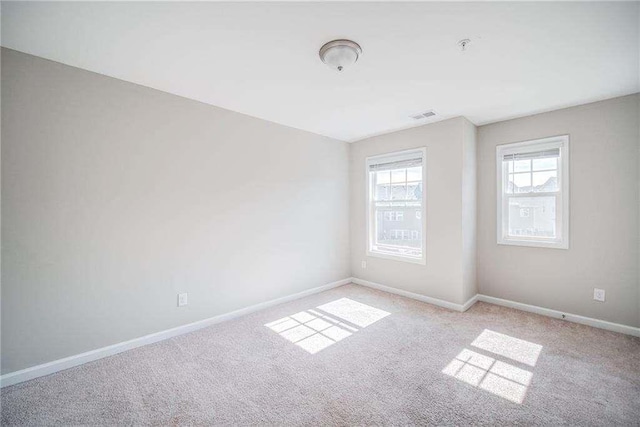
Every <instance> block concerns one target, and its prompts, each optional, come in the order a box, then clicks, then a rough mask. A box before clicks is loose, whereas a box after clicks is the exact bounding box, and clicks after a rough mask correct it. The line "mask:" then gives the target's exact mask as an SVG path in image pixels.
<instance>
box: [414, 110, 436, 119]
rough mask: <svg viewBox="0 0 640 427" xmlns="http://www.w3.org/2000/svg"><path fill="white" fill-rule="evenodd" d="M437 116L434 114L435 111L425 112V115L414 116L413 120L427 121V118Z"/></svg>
mask: <svg viewBox="0 0 640 427" xmlns="http://www.w3.org/2000/svg"><path fill="white" fill-rule="evenodd" d="M435 115H436V113H434V112H433V111H425V112H424V113H420V114H416V115H413V116H411V118H412V119H413V120H422V119H426V118H429V117H433V116H435Z"/></svg>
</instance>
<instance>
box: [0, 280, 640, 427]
mask: <svg viewBox="0 0 640 427" xmlns="http://www.w3.org/2000/svg"><path fill="white" fill-rule="evenodd" d="M1 403H2V408H1V409H2V424H3V425H34V426H36V425H37V426H42V425H151V424H153V425H407V424H410V425H433V424H437V425H581V426H583V425H603V426H604V425H606V426H611V425H624V426H632V425H636V426H637V425H640V339H639V338H634V337H631V336H626V335H621V334H617V333H613V332H608V331H604V330H600V329H595V328H591V327H588V326H583V325H577V324H573V323H569V322H564V321H561V320H556V319H550V318H546V317H542V316H538V315H535V314H530V313H525V312H522V311H517V310H513V309H509V308H504V307H498V306H495V305H491V304H486V303H477V304H475V305H474V306H473V307H472V308H471V309H470V310H469V311H467V312H466V313H458V312H454V311H450V310H446V309H442V308H439V307H436V306H432V305H429V304H424V303H421V302H418V301H414V300H410V299H406V298H403V297H399V296H395V295H391V294H388V293H385V292H380V291H375V290H371V289H368V288H364V287H360V286H357V285H347V286H342V287H339V288H336V289H332V290H329V291H326V292H323V293H320V294H316V295H312V296H309V297H306V298H303V299H299V300H296V301H293V302H290V303H286V304H282V305H279V306H276V307H272V308H270V309H267V310H263V311H260V312H257V313H254V314H251V315H247V316H244V317H241V318H238V319H235V320H232V321H229V322H225V323H222V324H218V325H215V326H211V327H208V328H205V329H202V330H199V331H196V332H193V333H190V334H186V335H182V336H179V337H175V338H172V339H169V340H166V341H162V342H159V343H156V344H153V345H148V346H145V347H141V348H138V349H134V350H130V351H127V352H125V353H121V354H118V355H115V356H112V357H108V358H105V359H101V360H98V361H95V362H92V363H88V364H85V365H82V366H79V367H76V368H73V369H69V370H66V371H62V372H59V373H56V374H53V375H50V376H47V377H42V378H39V379H35V380H32V381H28V382H25V383H22V384H17V385H15V386H11V387H7V388H5V389H3V390H2V392H1Z"/></svg>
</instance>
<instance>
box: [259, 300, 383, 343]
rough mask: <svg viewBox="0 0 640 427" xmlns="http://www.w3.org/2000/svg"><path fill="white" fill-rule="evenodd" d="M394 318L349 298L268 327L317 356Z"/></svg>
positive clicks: (304, 312) (297, 314)
mask: <svg viewBox="0 0 640 427" xmlns="http://www.w3.org/2000/svg"><path fill="white" fill-rule="evenodd" d="M390 314H391V313H389V312H386V311H384V310H380V309H378V308H375V307H371V306H370V305H367V304H363V303H360V302H358V301H354V300H352V299H349V298H340V299H337V300H335V301H332V302H330V303H327V304H323V305H321V306H318V307H316V309H309V310H305V311H300V312H298V313H295V314H292V315H290V316H287V317H283V318H282V319H278V320H276V321H273V322H270V323H267V324H266V325H264V326H266V327H267V328H269V329H271V330H272V331H274V332H277V333H278V334H279V335H280V336H281V337H283V338H285V339H286V340H288V341H290V342H292V343H293V344H295V345H297V346H298V347H300V348H302V349H304V350H306V351H307V352H309V353H311V354H315V353H317V352H319V351H321V350H324V349H325V348H327V347H329V346H331V345H333V344H335V343H337V342H339V341H342V340H343V339H345V338H348V337H350V336H351V335H353V334H354V333H356V332H358V331H359V328H366V327H367V326H369V325H372V324H373V323H375V322H377V321H378V320H380V319H383V318H385V317H387V316H389V315H390Z"/></svg>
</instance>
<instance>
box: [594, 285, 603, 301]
mask: <svg viewBox="0 0 640 427" xmlns="http://www.w3.org/2000/svg"><path fill="white" fill-rule="evenodd" d="M593 299H594V300H596V301H601V302H604V299H605V291H604V289H598V288H593Z"/></svg>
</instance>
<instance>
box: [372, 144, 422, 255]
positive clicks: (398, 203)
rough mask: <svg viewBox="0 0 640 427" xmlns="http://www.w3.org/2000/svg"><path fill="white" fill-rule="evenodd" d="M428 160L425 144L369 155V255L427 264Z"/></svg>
mask: <svg viewBox="0 0 640 427" xmlns="http://www.w3.org/2000/svg"><path fill="white" fill-rule="evenodd" d="M425 162H426V149H424V148H421V149H416V150H409V151H403V152H399V153H391V154H387V155H382V156H375V157H370V158H368V159H367V182H368V189H367V190H368V193H367V194H368V198H367V202H368V212H367V235H368V246H367V254H368V255H370V256H377V257H382V258H389V259H397V260H401V261H409V262H416V263H419V264H425V260H426V258H425V240H424V236H425V233H424V229H425V218H426V215H424V213H423V212H424V206H425V194H424V191H423V190H424V182H425V174H426V167H425ZM399 227H402V229H400V228H399Z"/></svg>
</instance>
